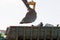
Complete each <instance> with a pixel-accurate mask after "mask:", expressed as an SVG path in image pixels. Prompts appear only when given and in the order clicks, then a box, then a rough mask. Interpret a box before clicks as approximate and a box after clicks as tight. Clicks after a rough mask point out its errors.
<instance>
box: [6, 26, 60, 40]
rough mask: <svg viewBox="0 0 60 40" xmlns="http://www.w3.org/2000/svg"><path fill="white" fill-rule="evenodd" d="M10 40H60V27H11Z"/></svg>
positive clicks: (7, 32)
mask: <svg viewBox="0 0 60 40" xmlns="http://www.w3.org/2000/svg"><path fill="white" fill-rule="evenodd" d="M6 35H7V39H8V40H60V27H36V26H31V27H28V26H10V27H9V28H8V30H7V31H6Z"/></svg>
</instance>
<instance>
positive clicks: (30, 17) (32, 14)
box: [20, 0, 36, 24]
mask: <svg viewBox="0 0 60 40" xmlns="http://www.w3.org/2000/svg"><path fill="white" fill-rule="evenodd" d="M22 1H23V2H24V4H25V5H26V7H27V9H28V12H27V14H26V16H25V17H24V18H23V19H22V21H21V22H20V24H23V23H32V22H34V21H35V19H36V11H35V4H36V2H34V1H33V0H32V1H31V2H27V0H22ZM29 5H33V8H31V7H30V6H29Z"/></svg>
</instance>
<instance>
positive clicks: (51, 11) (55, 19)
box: [0, 0, 60, 30]
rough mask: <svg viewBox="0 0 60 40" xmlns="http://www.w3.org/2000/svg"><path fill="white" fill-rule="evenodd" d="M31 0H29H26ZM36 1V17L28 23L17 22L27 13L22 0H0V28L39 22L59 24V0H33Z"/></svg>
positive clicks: (4, 28)
mask: <svg viewBox="0 0 60 40" xmlns="http://www.w3.org/2000/svg"><path fill="white" fill-rule="evenodd" d="M28 1H31V0H28ZM34 1H35V2H36V8H35V10H36V12H37V19H36V21H35V22H33V23H30V24H19V22H20V21H21V20H22V19H23V18H24V16H25V15H26V13H27V9H26V7H25V5H24V3H23V2H22V0H0V29H3V30H6V28H7V27H9V26H16V25H17V26H21V25H26V26H27V25H28V26H30V25H32V24H33V25H38V24H39V23H40V22H43V23H44V25H45V24H46V23H49V24H53V25H57V24H60V0H34Z"/></svg>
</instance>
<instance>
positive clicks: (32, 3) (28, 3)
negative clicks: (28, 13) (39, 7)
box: [22, 0, 36, 9]
mask: <svg viewBox="0 0 60 40" xmlns="http://www.w3.org/2000/svg"><path fill="white" fill-rule="evenodd" d="M22 1H23V2H24V4H25V5H26V7H27V8H28V9H31V8H30V6H29V5H33V9H35V4H36V2H33V1H32V2H27V0H22Z"/></svg>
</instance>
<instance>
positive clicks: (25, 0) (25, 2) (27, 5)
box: [22, 0, 30, 9]
mask: <svg viewBox="0 0 60 40" xmlns="http://www.w3.org/2000/svg"><path fill="white" fill-rule="evenodd" d="M22 1H23V3H24V4H25V5H26V7H27V8H28V9H30V7H29V4H27V0H22Z"/></svg>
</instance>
